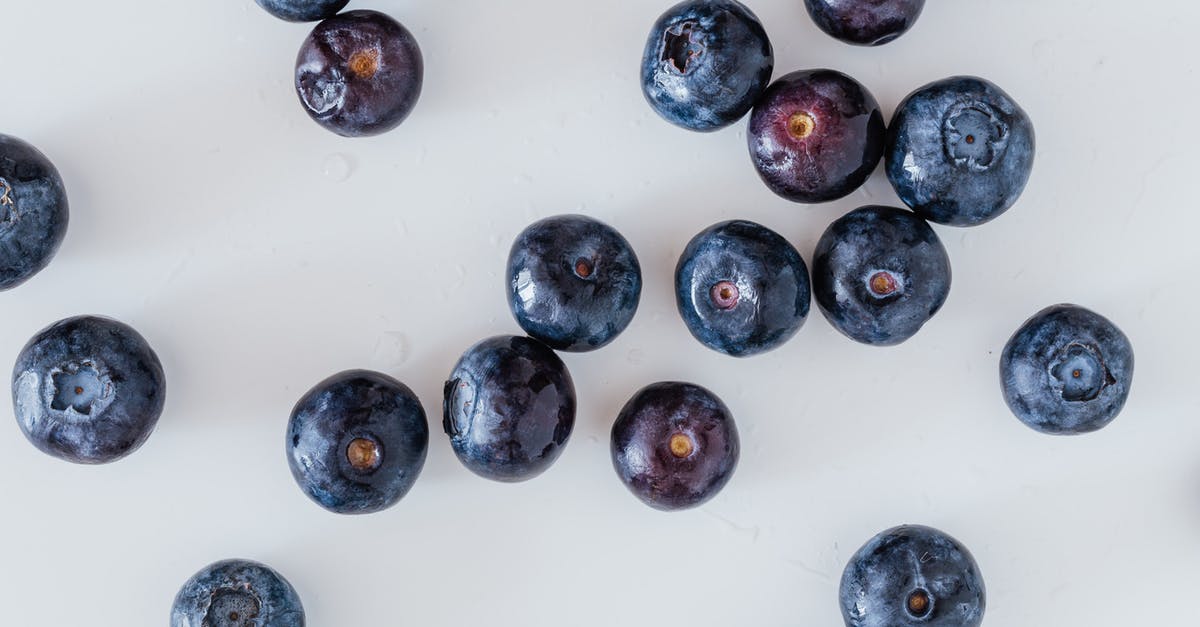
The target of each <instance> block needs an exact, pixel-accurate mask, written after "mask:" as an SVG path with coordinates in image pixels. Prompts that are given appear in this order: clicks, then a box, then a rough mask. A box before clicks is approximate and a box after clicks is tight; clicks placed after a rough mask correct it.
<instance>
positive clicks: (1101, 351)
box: [1000, 305, 1133, 435]
mask: <svg viewBox="0 0 1200 627" xmlns="http://www.w3.org/2000/svg"><path fill="white" fill-rule="evenodd" d="M1132 384H1133V346H1132V345H1131V344H1130V343H1129V338H1128V337H1126V336H1125V334H1124V333H1122V332H1121V330H1120V329H1118V328H1117V326H1116V325H1114V324H1113V323H1112V322H1110V321H1109V320H1108V319H1107V318H1105V317H1104V316H1101V315H1100V314H1098V313H1095V312H1093V311H1090V310H1088V309H1084V308H1083V307H1079V306H1077V305H1055V306H1053V307H1047V308H1046V309H1043V310H1042V311H1040V312H1038V313H1037V315H1035V316H1033V317H1032V318H1030V319H1029V320H1027V321H1025V324H1023V325H1021V328H1020V329H1018V330H1017V332H1016V333H1015V334H1013V336H1012V339H1010V340H1009V341H1008V344H1007V345H1006V346H1005V347H1004V353H1003V354H1002V355H1001V357H1000V385H1001V387H1002V388H1003V390H1004V400H1005V402H1007V403H1008V407H1009V408H1010V409H1012V412H1013V413H1014V414H1016V416H1017V418H1020V419H1021V422H1023V423H1025V424H1026V425H1028V426H1030V427H1032V428H1033V429H1036V430H1038V431H1041V432H1042V433H1052V434H1056V435H1071V434H1079V433H1088V432H1090V431H1095V430H1097V429H1100V428H1101V427H1104V426H1105V425H1107V424H1108V423H1110V422H1112V420H1113V419H1114V418H1116V417H1117V414H1119V413H1120V412H1121V408H1122V407H1124V406H1125V400H1126V399H1127V398H1128V397H1129V387H1130V386H1131V385H1132Z"/></svg>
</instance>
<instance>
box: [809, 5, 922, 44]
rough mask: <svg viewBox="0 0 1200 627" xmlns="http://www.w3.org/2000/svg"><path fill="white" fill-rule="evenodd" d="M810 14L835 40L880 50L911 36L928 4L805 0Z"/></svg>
mask: <svg viewBox="0 0 1200 627" xmlns="http://www.w3.org/2000/svg"><path fill="white" fill-rule="evenodd" d="M804 5H805V6H807V7H808V14H809V15H811V16H812V19H813V21H814V22H816V23H817V26H818V27H820V29H821V30H823V31H825V32H826V33H828V34H829V35H830V36H831V37H833V38H835V39H840V40H841V41H844V42H846V43H848V44H855V45H858V46H881V45H883V44H886V43H887V42H889V41H892V40H893V39H895V38H897V37H899V36H900V35H903V34H904V33H906V32H908V29H910V28H912V25H913V24H915V23H916V21H917V18H918V17H920V16H921V10H922V9H924V8H925V0H804Z"/></svg>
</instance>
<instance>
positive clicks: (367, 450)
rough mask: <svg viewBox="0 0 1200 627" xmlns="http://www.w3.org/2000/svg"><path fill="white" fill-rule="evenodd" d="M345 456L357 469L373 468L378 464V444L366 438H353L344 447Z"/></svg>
mask: <svg viewBox="0 0 1200 627" xmlns="http://www.w3.org/2000/svg"><path fill="white" fill-rule="evenodd" d="M346 458H347V459H348V460H349V461H350V465H351V466H353V467H355V468H356V469H358V470H373V469H374V468H375V467H376V466H378V465H379V458H380V455H379V445H378V444H376V443H375V442H372V441H371V440H368V439H367V438H355V439H354V440H352V441H351V442H350V445H349V446H348V447H346Z"/></svg>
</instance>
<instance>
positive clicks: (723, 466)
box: [611, 381, 740, 511]
mask: <svg viewBox="0 0 1200 627" xmlns="http://www.w3.org/2000/svg"><path fill="white" fill-rule="evenodd" d="M679 437H682V438H683V439H684V441H685V442H687V448H686V449H685V450H683V451H675V450H673V439H675V438H679ZM739 450H740V444H739V440H738V432H737V425H736V424H735V423H734V421H733V415H732V414H731V413H730V412H729V408H728V407H726V406H725V404H724V403H722V402H721V399H719V398H717V396H716V395H715V394H713V393H712V392H710V391H708V390H706V389H704V388H702V387H700V386H698V385H693V384H691V383H679V382H674V381H666V382H661V383H654V384H651V385H648V386H646V387H644V388H642V389H641V390H639V391H638V393H637V394H634V395H633V398H631V399H629V402H628V403H626V404H625V407H623V408H622V409H621V413H620V414H619V415H618V416H617V421H616V422H615V423H614V424H613V428H612V441H611V451H612V460H613V468H614V469H616V471H617V476H618V477H620V478H621V481H622V482H623V483H624V484H625V487H627V488H629V491H630V492H633V495H634V496H636V497H638V498H639V499H641V501H642V502H643V503H645V504H646V505H649V506H650V507H653V508H655V509H658V510H662V511H674V510H681V509H688V508H692V507H697V506H699V505H701V504H703V503H705V502H707V501H708V500H709V499H711V498H713V497H714V496H716V495H717V493H718V492H720V491H721V488H724V487H725V484H726V483H729V479H730V477H732V476H733V471H734V470H735V469H736V468H737V462H738V453H739ZM684 452H686V454H680V453H684Z"/></svg>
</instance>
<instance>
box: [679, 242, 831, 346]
mask: <svg viewBox="0 0 1200 627" xmlns="http://www.w3.org/2000/svg"><path fill="white" fill-rule="evenodd" d="M722 286H729V287H726V289H732V291H733V293H734V294H735V296H734V297H733V298H732V299H729V300H723V299H722V298H721V296H720V295H719V294H718V292H719V290H720V289H722ZM714 290H716V291H714ZM811 297H812V290H811V289H810V287H809V282H808V266H807V265H805V264H804V259H803V258H801V257H800V253H799V252H797V251H796V248H795V247H793V246H792V245H791V244H790V243H788V241H787V240H786V239H784V238H783V236H781V235H779V234H778V233H776V232H775V231H772V230H771V229H768V228H767V227H765V226H763V225H761V224H756V223H754V222H749V221H746V220H731V221H729V222H721V223H719V224H714V225H713V226H710V227H709V228H707V229H705V230H704V231H702V232H700V234H699V235H697V236H696V237H694V238H692V241H691V242H688V245H687V248H685V249H684V251H683V255H682V256H681V257H680V258H679V264H678V265H676V266H675V301H676V304H677V305H678V306H679V315H681V316H683V322H684V323H685V324H686V325H687V328H688V331H691V332H692V336H693V337H695V338H696V339H697V340H699V341H700V343H701V344H704V345H705V346H707V347H709V348H711V349H713V350H715V351H717V352H720V353H725V354H726V355H732V356H734V357H749V356H751V355H757V354H759V353H763V352H766V351H769V350H772V349H775V348H778V347H779V346H782V345H783V343H784V342H786V341H788V340H789V339H791V338H792V336H794V335H795V334H796V332H797V331H799V330H800V327H801V326H803V325H804V321H805V320H806V319H807V318H808V308H809V303H810V301H811Z"/></svg>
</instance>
